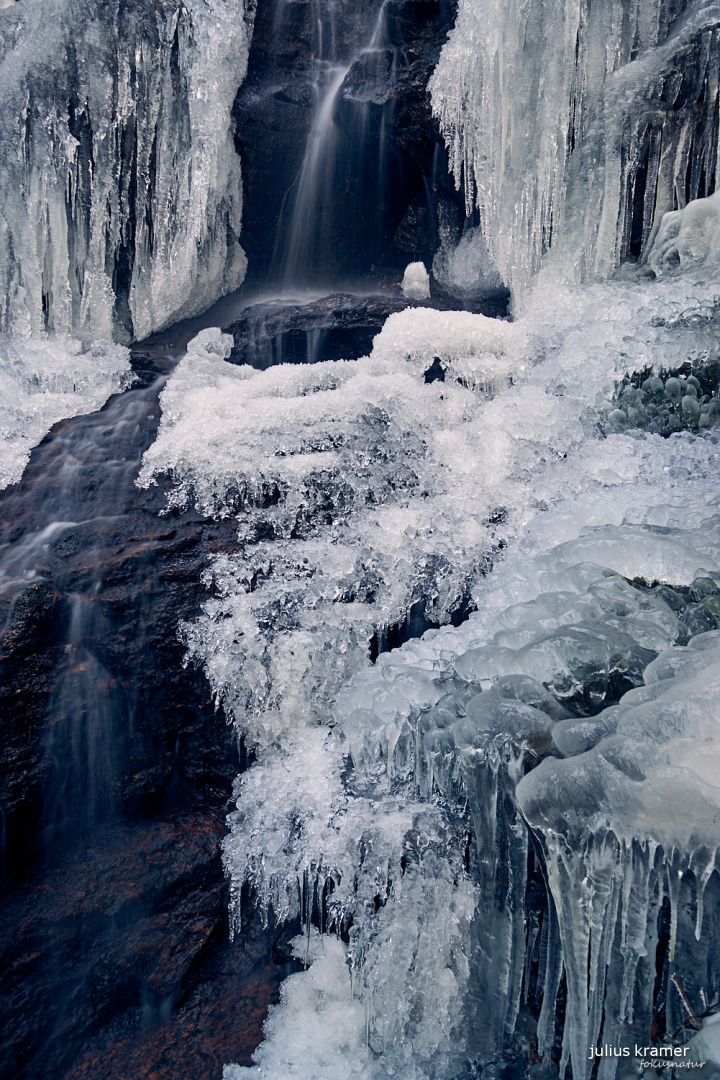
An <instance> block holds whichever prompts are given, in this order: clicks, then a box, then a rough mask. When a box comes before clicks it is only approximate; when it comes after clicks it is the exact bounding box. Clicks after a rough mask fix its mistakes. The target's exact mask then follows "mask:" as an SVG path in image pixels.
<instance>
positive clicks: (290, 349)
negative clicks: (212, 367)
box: [226, 290, 508, 370]
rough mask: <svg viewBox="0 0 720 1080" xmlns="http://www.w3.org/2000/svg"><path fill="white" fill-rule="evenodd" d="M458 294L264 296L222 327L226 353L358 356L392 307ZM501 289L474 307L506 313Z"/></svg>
mask: <svg viewBox="0 0 720 1080" xmlns="http://www.w3.org/2000/svg"><path fill="white" fill-rule="evenodd" d="M458 306H460V305H459V304H458V302H457V300H451V299H450V298H448V297H446V296H444V295H442V294H441V293H439V292H438V295H437V296H434V297H432V298H431V299H429V300H421V301H412V300H407V299H406V298H405V297H404V296H402V295H400V292H399V290H398V291H397V294H395V295H392V294H386V295H378V296H352V295H350V294H347V293H336V294H334V295H332V296H324V297H322V298H320V299H318V300H314V301H312V302H310V303H306V304H300V303H298V304H286V303H280V302H268V303H262V304H255V305H253V306H252V307H249V308H247V310H246V311H245V312H244V313H243V316H242V317H241V318H240V319H238V320H237V321H236V322H234V323H232V324H231V325H230V326H229V327H226V331H227V332H228V333H231V334H232V335H233V337H234V339H235V344H234V347H233V351H232V354H231V356H230V359H231V361H232V362H233V363H236V364H250V365H252V367H255V368H258V369H260V370H264V369H265V368H268V367H272V366H273V365H274V364H306V363H315V362H317V361H323V360H338V359H339V358H342V359H343V360H356V359H358V358H359V357H361V356H367V355H368V354H369V353H370V351H371V349H372V343H373V339H374V338H375V336H376V335H377V334H379V333H380V331H381V329H382V327H383V323H384V322H385V320H386V319H387V317H388V316H389V315H392V314H393V312H396V311H403V310H404V309H405V308H407V307H430V308H437V309H439V310H446V309H448V308H452V309H454V310H455V309H457V308H458ZM507 306H508V297H507V294H506V292H505V291H504V290H502V291H499V292H498V293H497V294H496V295H495V296H490V297H486V298H485V299H484V300H483V302H482V304H481V305H477V304H476V305H474V310H482V312H483V314H486V315H490V316H499V317H501V316H503V315H506V314H507Z"/></svg>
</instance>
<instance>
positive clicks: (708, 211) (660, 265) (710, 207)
mask: <svg viewBox="0 0 720 1080" xmlns="http://www.w3.org/2000/svg"><path fill="white" fill-rule="evenodd" d="M647 261H648V265H649V266H650V267H651V269H653V270H654V271H655V273H656V274H658V275H660V274H662V273H664V272H665V271H666V270H668V269H673V268H676V267H678V266H680V267H688V266H702V265H704V264H717V263H718V262H720V192H716V193H715V194H714V195H708V197H707V198H706V199H695V200H694V201H693V202H691V203H688V205H687V206H686V207H684V209H682V210H671V211H670V212H669V213H667V214H665V216H664V217H663V219H662V221H661V222H660V228H659V229H658V231H657V236H656V237H655V240H654V242H653V245H652V247H651V248H650V251H649V253H648V260H647Z"/></svg>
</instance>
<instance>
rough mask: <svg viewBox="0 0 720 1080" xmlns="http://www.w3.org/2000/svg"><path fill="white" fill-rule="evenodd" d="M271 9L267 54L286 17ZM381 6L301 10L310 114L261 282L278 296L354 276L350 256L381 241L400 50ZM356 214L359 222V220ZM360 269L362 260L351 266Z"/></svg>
mask: <svg viewBox="0 0 720 1080" xmlns="http://www.w3.org/2000/svg"><path fill="white" fill-rule="evenodd" d="M291 8H292V5H290V4H289V3H288V2H287V0H278V4H277V7H276V9H275V16H274V20H273V34H274V39H275V43H276V44H275V49H276V53H277V52H278V51H279V50H280V48H281V44H282V42H283V41H284V40H285V33H286V26H285V24H286V21H287V20H288V19H289V17H290V9H291ZM387 8H388V0H381V2H377V3H373V4H370V5H369V6H368V7H367V8H366V9H361V10H358V9H357V8H355V7H352V8H351V6H350V5H349V4H348V3H346V2H345V0H313V2H312V3H311V4H309V5H308V9H307V16H306V18H307V20H308V22H309V26H306V28H305V29H306V32H307V35H308V38H309V43H310V44H309V56H308V57H307V60H306V64H307V71H306V75H305V77H306V79H307V88H308V92H309V94H310V97H311V101H312V106H311V110H310V120H309V124H308V130H307V134H306V136H305V141H304V149H303V153H302V159H301V161H300V163H299V165H298V168H297V172H296V175H295V176H294V177H293V178H292V180H291V183H290V186H289V188H288V189H287V191H286V192H285V195H284V199H283V204H282V208H281V211H280V214H279V219H278V223H277V228H276V233H275V243H274V255H273V267H272V269H271V272H270V277H271V279H272V280H274V281H276V282H277V281H279V282H280V283H281V284H282V286H283V288H284V289H285V290H290V291H292V289H293V288H294V289H295V290H297V289H298V288H300V289H302V288H304V287H307V286H308V285H317V284H320V285H327V284H328V283H330V282H332V281H333V279H334V278H336V277H337V275H342V276H344V277H346V278H347V279H351V278H352V277H353V275H355V274H357V265H358V260H359V253H360V252H365V253H367V251H368V250H370V251H373V250H379V249H380V248H381V247H382V245H383V243H387V240H388V237H387V236H386V235H385V234H384V230H386V229H387V224H386V219H387V217H388V205H387V204H388V197H389V192H388V187H389V185H390V184H391V182H392V173H393V167H392V164H391V162H390V161H389V144H390V139H391V136H392V124H393V115H394V93H395V89H396V85H395V84H396V79H397V73H398V65H400V64H402V63H403V55H402V48H401V47H400V46H399V45H398V44H396V43H393V41H392V40H391V38H390V35H389V30H388V16H387ZM361 205H362V207H363V208H365V209H366V211H367V215H366V216H360V215H359V214H358V210H359V207H360V206H361ZM360 261H362V259H360Z"/></svg>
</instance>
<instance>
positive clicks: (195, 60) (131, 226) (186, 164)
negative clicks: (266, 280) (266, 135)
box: [0, 0, 254, 340]
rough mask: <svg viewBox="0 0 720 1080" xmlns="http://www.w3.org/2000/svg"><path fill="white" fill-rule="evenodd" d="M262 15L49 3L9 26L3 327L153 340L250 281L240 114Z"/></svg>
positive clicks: (189, 3)
mask: <svg viewBox="0 0 720 1080" xmlns="http://www.w3.org/2000/svg"><path fill="white" fill-rule="evenodd" d="M253 13H254V5H253V4H251V3H247V4H245V3H244V2H243V0H185V2H184V3H182V4H181V3H177V2H175V0H170V2H167V3H152V2H149V0H131V2H130V3H127V4H122V5H119V6H118V5H117V4H108V3H105V2H104V0H39V2H34V3H22V4H18V5H16V6H15V7H14V8H13V9H12V10H10V11H6V12H5V13H4V14H3V17H2V19H0V101H1V102H2V104H1V105H0V156H1V157H2V162H3V166H2V169H1V170H0V207H2V209H1V210H0V284H1V286H2V289H1V294H2V300H1V301H0V331H9V332H13V333H16V332H27V331H32V332H35V333H37V332H42V331H45V330H47V331H51V332H55V333H57V334H72V335H74V336H77V337H80V338H83V339H91V340H93V339H95V338H98V337H106V338H111V337H112V336H113V333H115V332H117V333H119V334H120V335H121V336H126V337H134V338H136V339H138V338H142V337H144V336H146V335H147V334H149V333H150V332H151V331H152V330H154V329H157V328H159V327H161V326H163V325H166V324H167V323H169V322H171V321H173V320H176V319H178V318H180V317H182V316H188V315H191V314H193V313H195V312H197V311H200V310H201V309H202V308H203V307H207V306H208V305H209V304H211V303H212V302H213V301H214V300H216V299H217V298H218V296H219V295H221V294H222V293H224V292H228V291H230V290H232V289H235V288H237V287H238V285H239V284H240V282H241V281H242V279H243V277H244V273H245V264H246V260H245V256H244V254H243V252H242V249H241V248H240V245H239V242H238V240H237V237H238V236H239V233H240V223H241V212H242V197H241V195H242V193H241V178H240V162H239V159H238V157H237V155H236V153H235V149H234V146H233V132H232V125H231V109H232V105H233V102H234V99H235V95H236V93H237V89H238V86H239V84H240V83H241V82H242V79H243V78H244V73H245V69H246V66H247V56H248V42H249V36H250V32H251V28H252V16H253Z"/></svg>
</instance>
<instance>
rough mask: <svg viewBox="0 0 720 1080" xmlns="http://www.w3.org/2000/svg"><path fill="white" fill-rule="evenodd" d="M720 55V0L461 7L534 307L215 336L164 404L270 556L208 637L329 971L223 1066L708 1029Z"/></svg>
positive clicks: (457, 114) (194, 479)
mask: <svg viewBox="0 0 720 1080" xmlns="http://www.w3.org/2000/svg"><path fill="white" fill-rule="evenodd" d="M318 10H320V8H318ZM719 41H720V7H719V6H718V4H717V3H716V2H713V0H688V2H683V0H624V2H621V0H610V2H608V3H607V4H595V3H590V0H524V2H520V0H510V2H508V3H504V2H503V3H500V0H490V2H489V3H487V4H484V5H479V4H477V3H475V2H471V0H461V2H460V5H459V11H458V18H457V25H456V28H455V30H454V32H453V34H452V35H451V37H450V40H449V42H448V44H447V45H446V48H445V50H444V53H443V55H442V58H441V61H440V64H439V66H438V68H437V70H436V73H435V75H434V77H433V80H432V86H431V91H432V97H433V103H434V109H435V111H436V114H437V116H438V117H439V119H440V121H441V124H442V128H443V131H444V134H445V136H446V138H447V141H448V144H449V148H450V151H451V158H452V165H453V169H454V172H455V175H456V178H457V180H458V182H461V183H463V184H464V186H465V191H466V195H467V204H468V211H469V212H470V211H471V212H473V213H474V212H475V211H476V210H477V211H479V219H480V229H477V228H476V227H475V225H474V226H473V228H472V229H468V230H467V232H466V234H465V240H464V241H463V243H464V244H465V247H466V248H467V249H472V248H474V245H475V244H477V252H478V253H479V254H477V256H476V257H475V258H472V257H471V255H472V251H470V250H464V249H463V250H462V251H460V250H459V249H458V251H457V252H455V261H456V262H457V263H458V266H457V267H456V268H455V270H456V271H457V272H460V271H462V270H463V268H465V267H467V268H468V271H467V272H468V273H469V274H471V273H472V267H473V266H476V265H483V266H485V267H490V264H491V262H492V263H494V264H495V266H496V267H497V269H498V270H499V272H500V274H501V275H502V277H503V278H504V280H506V281H507V282H509V283H510V284H511V285H512V286H513V292H514V296H513V299H514V313H515V321H514V322H512V323H510V322H504V321H499V320H491V319H487V318H484V317H483V316H479V315H475V314H470V313H468V312H446V311H443V312H438V311H433V310H429V309H422V308H413V309H411V310H407V311H404V312H400V313H398V314H394V315H392V316H391V317H390V318H389V319H388V320H387V322H386V323H385V326H384V327H383V330H382V332H381V333H380V334H379V335H378V336H377V338H376V339H375V341H374V345H373V348H372V350H371V352H370V354H369V355H368V356H367V357H364V358H362V359H360V360H344V359H342V358H341V357H337V358H336V359H335V360H334V361H333V362H326V363H318V364H308V365H304V366H296V367H293V366H290V365H281V366H279V367H276V368H272V369H270V370H268V371H262V372H258V371H254V370H251V369H250V368H248V367H244V366H235V365H232V364H229V363H227V360H228V358H229V357H230V352H231V347H232V340H231V339H230V338H229V337H228V336H227V335H223V334H222V333H221V332H220V331H205V332H203V333H202V334H201V335H199V336H198V337H197V338H196V339H195V340H194V341H193V342H192V343H191V345H190V347H189V349H188V354H187V356H186V357H185V358H184V359H183V360H182V361H181V363H180V364H179V366H178V368H177V370H176V371H175V372H174V374H173V375H172V377H171V378H170V380H169V381H168V384H167V386H166V388H165V389H164V391H163V394H162V399H161V404H162V409H163V417H162V421H161V425H160V430H159V434H158V438H157V441H156V442H155V444H154V445H153V446H152V447H151V448H150V449H149V450H148V452H147V454H146V455H145V459H144V464H143V469H142V472H141V475H140V479H139V483H140V484H141V485H150V484H154V483H157V482H159V481H160V480H162V481H163V482H167V483H168V491H169V494H168V503H167V507H168V510H169V511H171V512H172V511H174V510H176V509H178V508H180V509H184V508H188V507H194V508H196V509H198V510H199V511H200V512H201V513H202V514H204V515H206V516H208V517H213V518H229V517H230V518H234V519H235V520H236V521H237V530H238V537H239V540H240V541H241V544H240V548H239V550H237V551H234V552H232V553H227V554H220V555H217V556H216V557H215V558H214V560H213V561H212V563H211V565H210V566H209V568H208V571H207V574H206V582H207V585H208V587H209V590H210V593H209V596H208V599H207V601H206V603H205V605H204V608H203V611H202V613H201V614H200V616H199V617H198V618H197V619H196V620H195V621H193V622H192V623H189V624H187V625H186V626H185V627H184V629H183V634H184V639H185V642H186V644H187V649H188V657H189V659H191V660H192V661H194V662H196V663H199V664H200V665H201V666H202V668H203V669H204V671H205V673H206V675H207V677H208V679H209V681H210V684H211V686H212V690H213V693H214V695H215V696H216V699H217V700H218V701H220V702H222V704H223V706H224V708H225V710H226V712H227V714H228V716H230V717H231V719H232V720H233V721H234V723H235V724H236V726H237V729H238V731H239V732H240V733H241V734H242V735H243V736H244V737H245V738H246V739H247V740H248V742H249V743H250V744H251V745H252V747H253V749H254V754H255V759H254V761H253V764H252V766H251V767H250V768H249V769H248V770H247V771H246V772H245V773H244V774H243V775H241V776H240V777H239V778H238V781H237V784H236V788H235V802H236V807H235V810H234V811H233V813H232V814H231V816H230V832H229V836H228V838H227V840H226V843H225V865H226V869H227V873H228V875H229V877H230V881H231V890H232V912H231V914H232V925H233V930H234V932H236V933H239V932H241V931H242V925H243V914H244V910H245V909H244V905H247V904H248V903H251V904H253V905H255V906H257V907H259V908H260V910H261V912H262V914H263V916H264V918H265V919H266V920H267V921H268V923H269V924H272V925H278V924H280V925H283V924H285V925H287V926H289V927H291V928H293V931H295V930H300V929H302V931H303V934H304V938H303V939H302V940H298V941H296V944H295V949H296V954H297V955H300V956H302V957H303V959H305V960H306V961H307V964H308V970H307V971H305V972H303V973H300V974H297V975H294V976H292V978H291V979H289V980H288V982H287V984H286V986H285V989H284V993H283V998H282V1000H281V1002H280V1004H279V1005H278V1006H277V1007H276V1008H275V1009H274V1010H273V1011H272V1012H271V1015H270V1018H269V1020H268V1023H267V1027H266V1035H267V1039H266V1042H265V1043H264V1045H263V1046H262V1047H261V1048H260V1050H259V1051H258V1055H257V1058H256V1062H257V1064H256V1066H255V1067H254V1068H252V1069H250V1070H246V1069H243V1068H239V1067H237V1066H228V1068H227V1069H226V1077H227V1078H228V1080H241V1078H244V1077H248V1078H250V1077H256V1078H257V1080H261V1078H262V1080H279V1078H280V1077H283V1078H285V1077H298V1078H307V1077H310V1076H312V1077H322V1078H327V1080H336V1077H337V1076H338V1075H343V1076H348V1077H353V1078H355V1077H357V1078H358V1080H360V1078H361V1080H384V1078H389V1077H402V1078H408V1080H410V1078H412V1080H456V1078H459V1077H463V1078H464V1077H475V1076H480V1077H482V1076H507V1075H525V1074H526V1072H527V1071H528V1070H530V1075H537V1076H538V1077H539V1078H542V1080H549V1078H553V1077H554V1078H557V1077H561V1078H563V1080H565V1078H566V1077H567V1076H568V1075H569V1070H572V1075H573V1077H574V1078H575V1080H591V1077H592V1078H593V1080H594V1078H595V1077H597V1078H598V1080H613V1078H614V1077H615V1076H616V1075H619V1076H622V1077H623V1078H624V1077H625V1076H636V1075H639V1073H640V1068H641V1065H640V1063H639V1062H637V1061H635V1060H634V1057H633V1058H630V1048H631V1047H635V1046H637V1045H639V1046H649V1045H652V1046H653V1047H654V1048H655V1049H657V1048H662V1049H664V1050H667V1049H668V1048H669V1050H670V1051H671V1052H672V1051H673V1050H674V1049H675V1048H679V1049H684V1048H686V1047H689V1043H690V1035H691V1031H690V1029H689V1028H688V1027H687V1026H686V1025H685V1021H686V1020H687V1017H688V1007H687V1004H686V1003H687V1002H690V1003H691V1006H692V1007H693V1008H694V1009H696V1010H697V1011H698V1012H699V1013H702V1014H705V1026H704V1027H703V1031H702V1033H701V1036H700V1037H698V1036H696V1039H697V1040H698V1041H697V1043H696V1048H699V1047H701V1046H703V1045H706V1044H707V1045H710V1046H711V1047H712V1028H713V1024H712V1014H713V1011H714V1009H715V1008H716V1005H717V1002H718V1000H719V999H720V963H719V962H718V940H719V936H720V926H719V925H718V914H717V913H718V910H719V909H718V904H719V902H720V876H719V875H718V865H717V839H716V836H715V833H716V825H717V819H718V813H719V810H720V804H719V802H718V787H717V780H716V772H717V768H716V766H717V735H718V724H719V723H720V717H719V715H718V709H717V698H716V694H717V689H718V687H717V682H718V669H719V666H720V652H719V648H720V646H719V645H718V634H719V633H720V517H719V515H718V494H717V480H716V478H717V475H718V468H719V467H720V393H719V383H718V371H720V347H719V345H718V342H719V341H720V275H719V274H718V255H717V253H718V224H717V223H718V213H717V195H716V194H715V185H716V180H717V169H718V166H717V161H718V104H719V98H718V55H719V53H718V43H719ZM333 59H334V60H336V59H337V57H336V56H333ZM325 74H326V75H332V76H333V77H334V78H335V80H336V82H335V83H334V82H332V80H331V79H328V80H326V81H325V82H322V87H323V88H324V90H325V92H326V95H325V96H323V95H319V96H318V110H319V111H318V112H317V113H316V115H315V120H316V125H317V126H316V127H314V128H313V131H314V133H315V134H318V135H322V136H323V139H324V143H322V142H321V143H320V144H314V145H310V144H309V145H308V155H309V156H307V157H306V160H305V164H304V166H303V169H302V170H301V176H300V180H301V183H300V186H299V188H298V192H299V194H300V196H302V197H301V198H300V202H301V203H302V201H303V199H304V198H305V194H306V191H305V188H304V186H303V184H304V183H305V181H306V180H307V181H308V183H309V178H312V177H317V176H319V175H320V174H321V173H323V172H324V168H325V165H328V163H329V164H332V160H333V145H334V138H335V133H334V132H333V130H332V117H333V110H334V107H335V106H334V103H333V95H336V94H338V93H339V89H340V86H341V83H342V78H341V76H342V69H341V68H337V67H336V66H335V65H334V64H333V65H332V67H331V68H329V69H328V70H327V71H325ZM318 85H319V86H320V83H319V84H318ZM323 146H324V150H325V151H327V158H324V157H323V156H322V155H320V156H318V155H319V149H322V148H323ZM322 162H324V164H323V167H322V168H321V167H320V165H321V163H322ZM328 167H329V165H328ZM330 171H332V170H330ZM313 183H314V181H313ZM318 183H319V181H318ZM321 186H322V185H321ZM475 224H476V222H475ZM488 256H489V257H488ZM445 257H446V258H447V260H450V259H451V258H452V253H449V252H446V253H445ZM622 263H626V264H627V265H623V266H621V264H622ZM298 265H299V264H298ZM469 610H471V611H472V614H470V616H469V617H467V618H466V617H465V616H466V615H467V613H468V611H469ZM415 617H416V618H417V619H418V621H420V622H421V624H422V625H423V626H431V627H434V628H433V629H430V630H429V631H428V632H426V633H425V634H424V636H422V637H420V638H418V639H417V640H406V643H405V644H404V645H403V646H402V647H401V648H398V649H395V650H392V651H390V650H389V649H387V648H385V646H386V644H387V642H388V641H390V640H391V639H392V638H393V636H394V634H395V633H396V632H397V631H398V628H403V627H405V628H407V627H408V626H409V625H410V623H411V621H412V619H413V618H415ZM453 620H454V621H456V622H459V623H460V625H457V626H452V625H450V624H451V623H452V622H453ZM408 636H410V635H409V634H408V635H406V638H407V637H408ZM378 653H379V654H380V655H378ZM323 1017H326V1018H328V1022H327V1023H325V1024H323V1022H322V1018H323ZM330 1018H332V1019H330ZM703 1039H704V1040H705V1043H703V1041H702V1040H703ZM603 1043H608V1044H611V1045H613V1046H617V1047H623V1048H627V1049H628V1055H626V1056H625V1058H624V1059H623V1060H622V1062H621V1064H620V1066H619V1067H618V1060H619V1059H618V1058H616V1057H614V1056H613V1057H607V1058H604V1059H602V1061H601V1062H600V1064H599V1065H597V1066H596V1065H595V1064H593V1063H592V1062H591V1060H590V1052H591V1050H592V1049H595V1048H596V1047H598V1046H601V1045H602V1044H603ZM698 1052H700V1051H699V1049H698ZM633 1054H634V1052H633Z"/></svg>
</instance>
